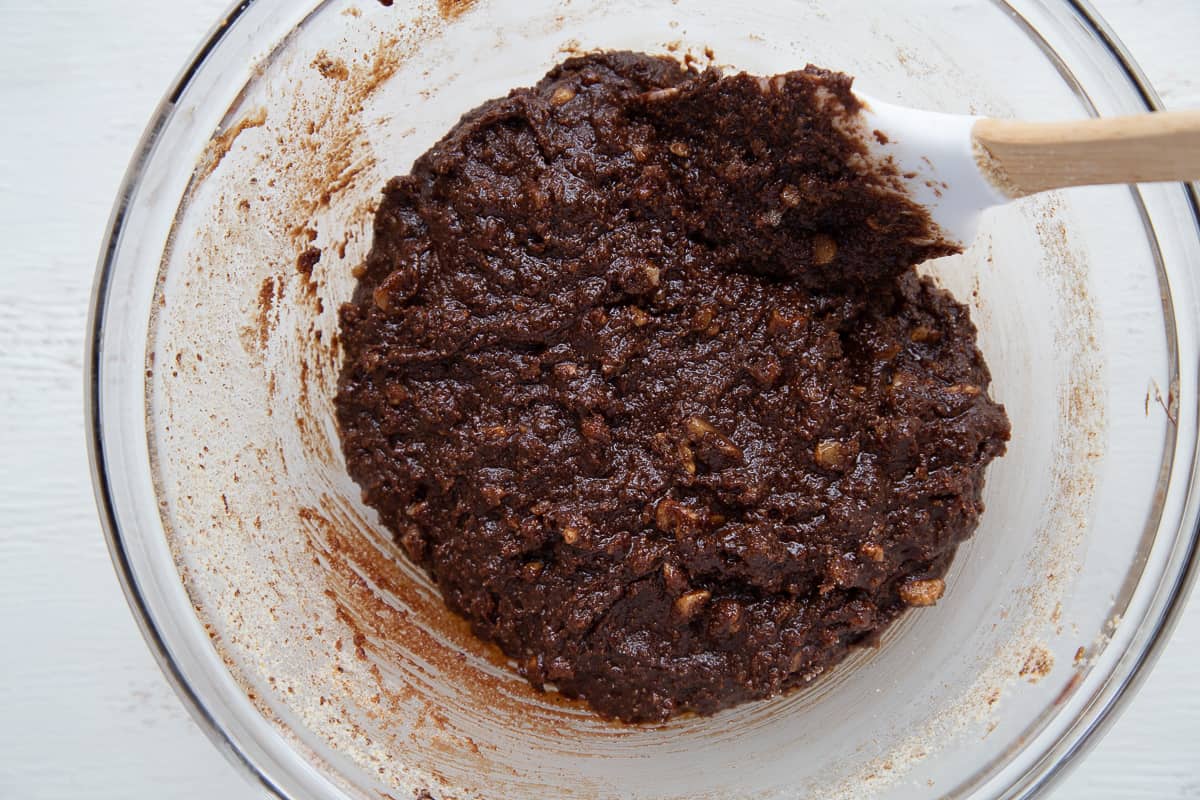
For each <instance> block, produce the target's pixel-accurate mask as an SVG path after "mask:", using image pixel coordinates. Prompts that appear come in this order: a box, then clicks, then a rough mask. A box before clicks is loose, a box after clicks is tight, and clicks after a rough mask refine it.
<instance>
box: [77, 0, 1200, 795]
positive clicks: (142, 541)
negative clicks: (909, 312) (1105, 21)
mask: <svg viewBox="0 0 1200 800" xmlns="http://www.w3.org/2000/svg"><path fill="white" fill-rule="evenodd" d="M594 47H605V48H635V49H642V50H648V51H654V52H674V53H676V54H677V55H679V56H681V57H683V56H685V55H689V54H690V56H692V57H694V58H696V59H698V60H699V61H700V62H701V63H706V62H707V60H708V56H707V55H706V52H705V51H706V48H711V50H712V53H713V54H714V57H715V59H716V61H717V62H718V63H721V64H730V65H734V66H737V67H741V68H745V69H749V70H753V71H757V72H762V73H773V72H778V71H784V70H787V69H793V68H798V67H801V66H803V65H804V63H805V62H808V61H811V62H813V63H817V64H821V65H824V66H829V67H834V68H838V69H841V70H844V71H846V72H849V73H851V74H853V75H856V76H858V81H859V86H860V88H862V89H863V90H864V91H866V92H867V93H869V94H871V95H873V96H875V97H879V98H881V99H891V100H896V101H898V102H901V103H905V104H910V105H914V106H923V107H927V108H937V109H941V110H946V111H972V112H976V113H985V114H992V115H999V116H1014V117H1025V118H1030V119H1046V118H1061V117H1074V116H1082V115H1089V114H1093V115H1094V114H1106V115H1111V114H1120V113H1130V112H1137V111H1144V110H1146V109H1147V108H1153V107H1155V105H1156V100H1155V98H1154V96H1153V93H1152V92H1151V90H1150V89H1149V88H1148V87H1147V85H1146V83H1145V81H1144V80H1142V78H1141V77H1140V76H1139V75H1138V73H1137V70H1136V68H1135V67H1134V66H1133V65H1132V63H1131V62H1130V60H1129V58H1128V57H1127V55H1126V54H1125V53H1124V51H1123V50H1122V49H1121V47H1120V45H1119V44H1118V43H1117V42H1116V41H1115V40H1114V39H1113V37H1112V36H1111V34H1110V33H1109V32H1108V31H1107V30H1106V29H1105V28H1104V26H1103V25H1102V24H1101V23H1100V22H1099V20H1097V19H1096V17H1095V15H1094V14H1093V13H1091V12H1090V11H1089V10H1088V9H1087V7H1086V6H1084V5H1083V4H1081V3H1073V2H1065V1H1064V0H959V1H958V2H954V3H950V2H949V1H948V0H905V1H904V2H888V3H879V2H876V0H826V2H819V1H818V0H761V1H760V2H754V3H746V2H740V1H739V0H652V1H650V0H521V1H519V0H477V1H476V2H467V0H439V2H433V0H420V1H419V2H406V0H399V2H397V3H396V4H395V5H393V6H391V7H385V6H383V5H382V4H380V3H377V2H373V0H327V1H326V2H321V3H316V2H313V0H256V2H244V3H241V4H240V5H238V6H237V7H236V8H235V9H234V10H233V11H232V12H230V14H229V16H228V18H227V19H225V20H224V21H222V22H221V24H220V25H219V26H218V27H217V28H216V29H215V30H214V32H213V34H212V35H211V36H210V38H209V39H208V41H207V42H205V44H204V45H203V47H202V48H201V49H200V50H199V52H198V53H197V55H196V57H195V58H194V59H193V61H192V63H191V64H190V65H189V66H188V67H187V69H186V70H185V71H184V73H183V75H182V76H181V77H180V79H179V81H178V82H177V84H176V85H175V87H174V88H173V89H172V90H171V92H170V94H169V95H168V97H167V99H166V100H165V101H164V103H163V105H162V107H161V108H160V110H159V113H158V114H157V116H156V117H155V119H154V120H153V122H152V124H151V125H150V127H149V129H148V131H147V133H146V136H145V138H144V140H143V143H142V146H141V148H140V149H139V151H138V153H137V155H136V157H135V159H134V162H133V165H132V167H131V168H130V171H129V175H128V178H127V180H126V182H125V185H124V187H123V189H122V192H121V195H120V197H119V198H118V201H117V205H116V209H115V211H114V214H113V220H112V226H111V231H110V235H109V238H108V241H107V243H106V246H105V249H104V253H103V256H102V258H101V262H100V269H99V276H98V279H97V282H96V292H95V299H94V304H93V314H92V321H91V324H92V337H91V351H90V357H89V359H88V362H89V370H90V372H89V382H88V384H89V396H88V403H89V406H90V418H91V447H92V457H93V464H94V468H95V476H96V487H97V496H98V498H99V502H100V506H101V510H102V515H103V517H104V521H105V523H106V525H107V530H108V536H109V540H110V544H111V547H112V553H113V558H114V560H115V562H116V564H117V567H118V570H119V572H120V575H121V577H122V579H123V581H124V584H125V588H126V590H127V593H128V596H129V599H130V602H131V604H132V605H133V607H134V610H135V612H136V614H137V616H138V618H139V619H140V621H141V624H142V627H143V630H144V632H145V634H146V637H147V640H148V641H149V642H150V644H151V646H152V648H153V649H154V651H155V652H156V654H157V655H158V658H159V660H160V662H161V664H162V666H163V668H164V670H165V671H166V672H167V673H168V675H169V676H170V677H171V679H172V680H173V682H174V683H175V686H176V688H177V689H178V691H179V692H180V694H181V695H182V696H183V697H184V699H185V700H186V701H187V703H188V705H189V706H190V707H191V709H192V711H193V712H194V714H195V715H196V717H197V718H198V719H199V720H200V721H201V723H202V724H203V726H204V727H205V728H206V729H207V730H208V732H209V734H210V735H211V736H212V738H213V739H214V740H215V741H216V742H217V743H218V744H219V745H220V746H221V747H222V748H223V749H224V750H225V751H226V752H227V753H228V754H229V755H230V757H231V758H232V759H233V760H234V761H236V762H237V763H238V764H239V765H240V766H241V767H242V768H243V769H244V770H246V771H247V772H248V773H250V774H251V775H253V776H256V777H257V779H258V780H260V781H261V782H262V783H263V784H264V785H266V786H268V787H269V788H270V789H271V790H272V791H274V792H275V793H277V794H278V795H280V796H285V797H292V798H310V797H356V798H357V797H362V798H367V797H370V798H379V797H385V798H411V797H415V796H421V793H422V792H427V793H428V794H429V795H430V796H432V797H434V798H439V799H440V798H448V797H453V798H460V799H461V798H475V797H480V798H482V797H489V798H496V797H504V798H526V797H554V798H580V797H587V798H599V797H622V798H628V797H638V798H683V797H688V798H703V797H712V798H722V799H725V798H749V797H755V798H785V797H786V798H794V797H800V796H812V797H816V796H819V797H839V796H846V797H868V796H882V795H887V796H888V797H927V796H929V795H931V794H936V795H941V796H946V797H967V796H970V797H1015V796H1023V795H1027V794H1031V793H1033V792H1035V791H1037V790H1039V789H1041V788H1043V787H1045V786H1046V785H1048V784H1049V783H1050V782H1051V781H1052V780H1053V778H1054V777H1055V775H1057V774H1059V773H1060V772H1061V771H1062V769H1063V767H1064V765H1066V764H1068V763H1069V762H1070V761H1071V759H1072V757H1073V756H1075V755H1077V754H1078V753H1079V752H1080V751H1081V749H1082V748H1083V747H1084V746H1085V745H1086V743H1087V742H1088V741H1089V739H1091V738H1093V735H1094V734H1095V733H1096V731H1097V730H1098V729H1100V728H1102V727H1103V725H1104V724H1105V722H1106V720H1107V719H1109V718H1111V716H1112V713H1113V711H1114V709H1115V708H1116V707H1117V706H1118V705H1119V701H1120V700H1121V698H1122V697H1125V696H1128V693H1129V692H1128V690H1129V689H1130V687H1131V686H1132V685H1133V684H1134V683H1135V682H1136V680H1137V678H1138V675H1139V673H1141V672H1143V671H1144V668H1145V666H1146V664H1147V662H1148V661H1149V660H1150V659H1151V658H1152V657H1153V655H1154V653H1155V652H1156V650H1157V648H1158V646H1159V645H1160V644H1161V643H1162V641H1163V638H1164V637H1165V635H1166V632H1167V631H1168V629H1169V627H1170V624H1171V621H1172V619H1173V617H1174V615H1175V613H1176V611H1177V610H1178V608H1179V606H1180V604H1181V603H1182V598H1183V595H1184V592H1185V590H1186V587H1187V584H1188V582H1189V579H1190V577H1191V572H1192V571H1193V553H1194V549H1195V546H1196V522H1197V500H1198V497H1197V493H1196V491H1195V486H1194V484H1193V481H1194V477H1195V465H1196V441H1197V403H1196V395H1195V387H1196V385H1197V377H1198V376H1197V363H1198V356H1200V353H1198V350H1197V343H1198V339H1197V329H1196V322H1197V320H1198V319H1200V314H1198V313H1197V311H1198V309H1197V303H1198V301H1200V291H1198V287H1197V276H1198V275H1200V270H1198V269H1197V266H1198V265H1200V239H1198V236H1197V212H1196V203H1195V198H1194V197H1193V195H1192V194H1191V193H1190V191H1189V190H1188V189H1187V188H1186V187H1183V186H1178V185H1159V186H1145V187H1141V188H1138V189H1136V190H1133V189H1130V188H1127V187H1108V188H1095V189H1080V190H1077V191H1071V192H1068V193H1063V194H1061V195H1052V196H1046V197H1040V198H1036V199H1031V200H1026V201H1023V202H1021V203H1018V204H1014V205H1012V206H1010V207H1006V208H1003V209H998V210H996V211H995V212H993V213H991V214H989V215H988V216H987V218H986V219H985V220H984V225H983V232H982V235H981V237H980V239H979V241H978V242H977V243H976V244H975V245H974V246H973V247H972V248H971V249H970V250H969V251H968V252H967V253H966V254H964V255H963V256H961V257H957V258H954V259H947V260H945V261H941V262H938V263H936V264H932V265H930V266H929V270H930V271H931V272H932V273H933V274H934V275H936V276H937V278H938V279H939V280H940V281H941V282H942V283H943V284H944V285H946V286H947V287H949V288H950V289H952V290H953V291H954V292H955V293H956V294H957V295H958V296H959V297H960V298H962V299H963V300H964V301H966V302H969V303H970V305H971V307H972V311H973V314H974V317H975V319H976V321H977V323H978V325H979V329H980V343H981V346H982V348H983V350H984V351H985V354H986V356H987V358H988V361H989V363H990V364H991V366H992V369H993V372H994V378H995V380H994V392H995V394H996V396H997V398H998V399H999V400H1001V401H1002V402H1004V403H1005V404H1006V405H1007V407H1008V411H1009V414H1010V416H1011V418H1012V422H1013V430H1014V438H1013V441H1012V446H1011V448H1010V452H1009V454H1008V455H1007V456H1006V457H1005V458H1003V459H1001V460H1000V461H998V462H997V463H996V464H995V465H993V467H992V468H991V470H990V473H989V477H988V486H987V493H986V501H987V503H988V506H989V508H988V511H987V513H986V514H985V517H984V520H983V524H982V526H981V527H980V529H979V531H978V533H977V534H976V535H975V537H974V539H973V540H972V541H971V542H970V543H969V544H968V545H966V546H964V547H963V548H962V550H961V551H960V553H959V555H958V558H957V560H956V562H955V565H954V568H953V571H952V573H951V575H950V577H949V589H948V592H947V595H946V597H945V599H944V600H943V601H942V602H941V603H940V604H939V605H938V606H937V607H936V608H933V609H929V610H922V611H920V612H918V613H912V614H909V615H908V616H907V617H906V618H904V619H903V620H902V621H901V623H900V624H898V625H896V626H894V628H893V629H892V630H891V631H889V633H888V635H887V636H886V638H885V640H884V641H883V643H882V645H881V646H880V647H879V648H878V649H875V650H865V651H862V652H860V653H858V654H857V655H856V656H854V657H853V658H852V659H850V661H849V662H848V663H846V664H845V665H843V666H842V667H840V668H839V669H838V670H836V671H835V672H834V674H832V675H829V676H826V677H825V678H824V679H823V680H821V681H818V682H816V684H815V685H814V686H812V687H811V688H810V689H808V690H807V691H804V692H799V693H794V694H791V695H788V696H786V697H782V698H777V699H774V700H769V701H765V702H761V703H755V704H751V705H747V706H742V707H739V708H735V709H731V710H729V711H726V712H724V713H721V714H718V715H717V716H715V717H711V718H706V719H699V718H684V719H678V720H674V721H672V722H670V723H668V724H665V725H660V726H651V727H640V728H631V727H622V726H619V725H614V724H609V723H605V722H602V721H600V720H598V719H596V718H595V717H594V716H593V715H591V714H590V713H589V712H588V711H587V710H586V709H584V708H582V707H581V706H579V705H577V704H574V703H570V702H567V701H565V700H562V699H561V698H558V697H557V696H555V695H553V694H548V695H539V694H537V693H536V692H534V691H533V690H531V689H530V688H529V687H528V686H526V685H525V684H524V683H523V682H522V681H521V680H520V679H518V678H517V677H516V676H515V674H514V673H513V672H512V671H511V670H510V669H508V668H507V667H506V665H505V664H504V662H503V659H501V658H498V657H497V655H496V653H495V652H494V651H492V650H491V649H489V648H488V647H486V646H484V645H482V644H480V643H479V642H477V641H476V640H474V639H473V638H472V637H471V636H470V635H469V634H468V633H467V632H466V630H465V628H464V626H463V625H462V624H461V623H460V622H458V621H457V620H456V619H455V618H453V617H452V616H451V615H449V614H448V613H447V612H446V611H445V610H444V609H443V608H442V606H441V604H440V601H439V600H438V598H437V595H436V592H435V591H434V589H433V588H432V587H431V586H430V584H429V582H428V581H427V580H425V578H424V577H423V576H422V575H421V574H420V573H418V572H417V571H415V570H414V569H412V568H411V566H410V565H408V564H407V563H406V562H404V561H403V560H402V559H399V558H397V557H396V555H395V553H394V550H393V549H392V548H391V547H390V546H389V544H388V542H387V540H386V537H385V536H383V535H382V534H381V533H380V529H379V526H378V525H377V524H376V523H377V520H376V518H375V517H374V515H373V513H372V512H370V511H368V510H367V509H365V508H364V507H363V506H362V505H361V503H360V502H359V498H358V491H357V489H356V487H355V486H354V485H353V484H352V483H351V482H350V481H349V480H348V478H347V477H346V475H345V471H344V468H343V464H342V461H341V456H340V453H339V447H338V444H337V435H336V429H335V427H334V424H333V419H332V413H331V411H332V407H331V395H332V390H333V385H334V381H335V378H336V374H337V355H336V347H331V345H332V344H334V342H335V334H336V309H337V307H338V304H339V303H340V302H341V301H342V300H344V299H346V298H347V296H348V295H349V292H350V290H351V287H352V285H353V278H352V272H351V271H352V268H353V267H354V265H355V264H357V263H359V261H360V260H361V259H362V257H363V255H364V254H365V252H366V249H367V247H368V246H369V238H370V237H369V233H370V221H371V213H372V210H373V208H374V204H375V202H376V198H377V197H378V194H379V190H380V187H381V186H382V185H383V183H384V181H385V180H386V179H387V178H388V177H389V176H391V175H395V174H400V173H403V172H405V171H407V169H408V166H409V165H410V163H411V161H412V159H413V158H414V156H416V155H417V154H419V153H420V152H422V151H423V150H424V149H425V148H426V147H428V146H429V145H430V144H431V143H432V142H433V141H434V140H435V139H436V138H438V136H439V135H440V134H441V133H442V132H444V131H445V130H447V129H448V128H449V127H450V126H451V125H452V124H453V123H454V121H455V120H456V119H457V117H458V116H459V115H460V114H461V113H462V112H463V111H465V110H467V109H469V108H471V107H473V106H474V105H475V104H477V103H478V102H480V101H482V100H484V99H486V98H488V97H492V96H496V95H500V94H502V93H504V92H505V91H507V90H508V89H509V88H511V87H513V86H518V85H525V84H529V83H531V82H532V81H534V80H535V79H536V78H537V77H539V76H540V75H541V74H542V73H543V72H544V71H545V70H546V69H547V68H548V67H549V66H551V64H553V63H554V62H556V61H557V60H559V59H561V58H563V57H564V56H565V55H566V54H568V53H572V52H577V51H580V50H586V49H588V48H594ZM310 247H316V248H319V249H320V251H321V258H320V261H319V262H317V264H316V266H315V267H314V268H313V269H312V270H311V273H308V272H302V271H300V270H298V269H297V266H296V264H297V257H298V255H299V254H300V253H302V252H304V251H305V250H306V249H308V248H310Z"/></svg>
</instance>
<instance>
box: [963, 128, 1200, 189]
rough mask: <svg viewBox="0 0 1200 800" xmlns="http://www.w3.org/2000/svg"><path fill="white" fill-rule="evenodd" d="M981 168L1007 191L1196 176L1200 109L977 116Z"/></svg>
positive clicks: (1199, 174) (1199, 167)
mask: <svg viewBox="0 0 1200 800" xmlns="http://www.w3.org/2000/svg"><path fill="white" fill-rule="evenodd" d="M972 134H973V137H974V144H975V153H976V158H977V160H978V162H979V166H980V168H981V169H982V170H983V172H984V174H985V175H987V176H988V178H989V179H990V180H991V181H992V183H993V184H995V185H996V186H997V187H998V188H999V189H1001V190H1002V191H1004V192H1005V193H1006V194H1008V195H1009V196H1010V197H1023V196H1024V195H1027V194H1033V193H1034V192H1042V191H1045V190H1047V189H1058V188H1062V187H1065V186H1088V185H1093V184H1101V183H1142V182H1150V181H1194V180H1200V111H1163V112H1159V113H1154V114H1139V115H1137V116H1132V117H1110V118H1106V119H1086V120H1079V121H1072V122H1016V121H1011V120H1000V119H981V120H979V121H978V122H977V123H975V127H974V130H973V131H972Z"/></svg>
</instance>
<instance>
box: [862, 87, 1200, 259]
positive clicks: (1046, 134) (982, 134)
mask: <svg viewBox="0 0 1200 800" xmlns="http://www.w3.org/2000/svg"><path fill="white" fill-rule="evenodd" d="M859 98H860V99H861V100H862V101H863V105H864V110H863V115H864V117H865V120H864V122H865V124H866V131H868V132H875V131H878V132H879V133H880V134H882V135H879V136H876V135H872V136H869V137H868V141H869V144H870V146H871V148H872V150H873V152H875V153H876V154H878V155H879V156H891V158H892V160H893V161H894V162H895V165H896V167H897V169H898V171H899V172H900V173H901V175H902V180H903V181H904V183H905V186H906V188H907V189H908V193H909V194H910V196H911V197H912V199H913V200H914V201H915V202H917V203H918V204H920V205H922V206H924V207H925V208H927V209H928V210H929V213H930V216H931V217H932V218H933V221H934V222H935V223H937V225H938V226H939V227H940V228H941V230H942V233H943V235H944V236H945V237H946V238H947V239H949V240H950V241H953V242H955V243H957V244H959V245H961V246H963V247H966V246H968V245H970V244H971V241H972V240H973V239H974V238H975V234H976V230H977V228H978V225H979V216H980V214H981V213H982V212H983V211H984V209H987V208H989V207H991V206H994V205H999V204H1001V203H1006V202H1008V201H1009V200H1013V199H1015V198H1018V197H1024V196H1025V195H1029V194H1034V193H1036V192H1043V191H1047V190H1049V189H1061V188H1065V187H1069V186H1087V185H1095V184H1109V183H1144V182H1153V181H1192V180H1200V111H1174V112H1159V113H1152V114H1139V115H1136V116H1130V117H1112V118H1107V119H1085V120H1078V121H1070V122H1017V121H1010V120H999V119H988V118H984V117H971V116H960V115H955V114H942V113H937V112H932V111H918V110H916V109H912V108H905V107H903V106H897V105H892V104H890V103H883V102H880V101H877V100H873V99H870V98H867V97H864V96H862V95H861V94H860V95H859Z"/></svg>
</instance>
